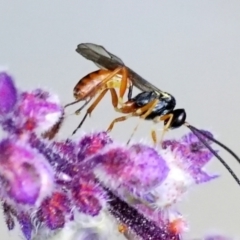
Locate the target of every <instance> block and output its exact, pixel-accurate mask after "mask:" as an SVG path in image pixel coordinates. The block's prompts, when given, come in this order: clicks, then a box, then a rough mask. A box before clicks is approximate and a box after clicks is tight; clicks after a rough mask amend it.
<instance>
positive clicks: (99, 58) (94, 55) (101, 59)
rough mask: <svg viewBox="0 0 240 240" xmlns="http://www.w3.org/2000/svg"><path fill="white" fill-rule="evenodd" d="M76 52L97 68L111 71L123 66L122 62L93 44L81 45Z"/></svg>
mask: <svg viewBox="0 0 240 240" xmlns="http://www.w3.org/2000/svg"><path fill="white" fill-rule="evenodd" d="M76 51H77V52H78V53H79V54H81V55H82V56H83V57H85V58H86V59H88V60H91V61H92V62H94V63H95V64H96V65H97V66H98V67H99V68H103V69H108V70H113V69H115V68H117V67H119V66H124V63H123V61H122V60H121V59H120V58H119V57H117V56H115V55H113V54H112V53H110V52H108V51H107V50H106V49H105V48H104V47H103V46H100V45H96V44H93V43H81V44H79V45H78V46H77V49H76Z"/></svg>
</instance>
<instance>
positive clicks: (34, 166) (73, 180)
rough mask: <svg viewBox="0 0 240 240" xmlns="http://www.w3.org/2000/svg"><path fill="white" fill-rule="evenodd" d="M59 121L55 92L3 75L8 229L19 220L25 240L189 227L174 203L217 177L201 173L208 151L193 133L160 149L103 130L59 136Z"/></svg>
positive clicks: (2, 160)
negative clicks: (20, 83) (20, 86)
mask: <svg viewBox="0 0 240 240" xmlns="http://www.w3.org/2000/svg"><path fill="white" fill-rule="evenodd" d="M63 121H64V110H63V107H62V106H61V103H60V101H59V99H58V97H57V96H56V95H54V94H51V93H49V92H47V91H44V90H42V89H37V90H34V91H32V92H24V91H21V90H20V89H18V88H16V87H15V84H14V82H13V80H12V78H11V76H9V75H8V74H7V73H1V74H0V124H1V127H2V129H3V131H4V132H5V137H4V138H3V139H2V140H1V141H0V184H1V185H0V186H1V188H0V198H1V203H2V207H3V212H4V216H5V221H6V224H7V227H8V229H9V230H13V229H14V227H15V225H16V222H18V223H19V224H20V227H21V230H22V233H23V235H24V237H25V239H26V240H32V239H46V238H49V239H50V238H52V239H69V240H105V239H143V240H147V239H153V240H155V239H156V240H158V239H163V240H179V239H181V236H182V234H183V233H184V232H185V231H186V230H187V229H188V224H187V220H186V219H185V218H184V216H183V215H182V214H181V213H180V212H179V211H178V210H177V206H176V203H177V202H179V201H181V200H182V199H183V197H184V194H185V193H186V192H188V191H189V190H190V188H191V187H193V186H196V185H197V184H201V183H204V182H208V181H210V180H212V179H214V178H216V177H217V175H213V174H210V173H208V172H205V171H204V167H205V166H206V164H208V163H209V161H211V159H212V157H213V155H212V153H210V152H209V151H208V150H207V149H206V148H205V147H204V146H203V145H202V144H201V143H200V142H199V141H198V139H197V138H196V137H195V136H194V135H193V134H187V135H185V136H183V137H182V138H181V139H180V140H166V141H165V142H164V147H165V149H157V148H153V147H152V146H150V145H146V144H139V143H138V144H132V145H129V146H126V145H123V144H120V143H117V141H115V140H113V139H111V138H110V137H109V136H108V134H107V133H106V132H93V133H90V134H85V135H82V136H79V138H76V139H75V140H73V139H63V140H57V138H56V137H55V136H56V134H57V132H58V131H59V130H60V128H61V124H62V122H63ZM208 134H211V133H208ZM209 144H211V142H209ZM206 239H208V240H210V239H221V238H220V237H217V236H216V237H213V238H211V237H208V238H206Z"/></svg>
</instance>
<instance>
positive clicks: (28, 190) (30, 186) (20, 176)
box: [0, 140, 54, 205]
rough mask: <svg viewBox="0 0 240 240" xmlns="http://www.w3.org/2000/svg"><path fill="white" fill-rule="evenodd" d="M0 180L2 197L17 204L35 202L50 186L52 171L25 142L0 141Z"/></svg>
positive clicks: (51, 187) (36, 203)
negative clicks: (3, 191)
mask: <svg viewBox="0 0 240 240" xmlns="http://www.w3.org/2000/svg"><path fill="white" fill-rule="evenodd" d="M0 179H1V184H2V185H3V186H5V187H4V190H5V193H3V195H5V196H4V197H7V196H8V197H9V198H11V199H12V200H14V201H15V202H16V203H22V204H30V205H38V204H39V203H40V202H41V200H42V198H44V197H45V196H47V195H48V194H49V193H51V190H52V189H53V186H54V182H53V172H52V169H51V167H50V165H49V164H48V162H47V161H46V160H45V159H44V158H43V157H42V156H41V155H40V154H38V153H37V152H36V151H34V150H32V149H30V148H29V147H27V145H26V144H24V145H22V143H16V142H13V141H10V140H3V141H2V142H1V143H0Z"/></svg>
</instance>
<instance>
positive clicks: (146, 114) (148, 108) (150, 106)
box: [127, 99, 159, 144]
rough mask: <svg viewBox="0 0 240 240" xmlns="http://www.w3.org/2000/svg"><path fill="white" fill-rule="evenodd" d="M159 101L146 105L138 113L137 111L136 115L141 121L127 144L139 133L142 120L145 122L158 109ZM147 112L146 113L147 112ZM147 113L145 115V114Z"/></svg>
mask: <svg viewBox="0 0 240 240" xmlns="http://www.w3.org/2000/svg"><path fill="white" fill-rule="evenodd" d="M158 102H159V100H158V99H155V100H153V101H152V102H150V103H148V104H146V105H145V106H143V107H142V108H139V109H138V110H137V111H136V114H138V115H139V116H140V121H139V122H138V124H137V125H136V127H135V128H134V129H133V132H132V134H131V136H130V138H129V139H128V141H127V144H129V143H130V141H131V139H132V137H133V136H134V134H135V132H136V131H137V129H138V127H139V125H140V124H141V122H142V121H141V120H144V119H145V118H146V117H147V116H148V115H149V114H150V113H151V112H152V111H153V109H154V108H155V107H156V105H157V104H158ZM145 111H146V112H145ZM144 112H145V113H144ZM142 113H144V114H142ZM154 144H156V142H155V141H154Z"/></svg>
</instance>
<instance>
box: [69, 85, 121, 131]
mask: <svg viewBox="0 0 240 240" xmlns="http://www.w3.org/2000/svg"><path fill="white" fill-rule="evenodd" d="M107 91H110V93H111V98H112V105H113V107H114V108H116V109H117V105H118V97H117V93H116V90H115V89H113V88H107V89H104V90H103V91H102V92H101V93H100V94H99V95H98V97H97V99H96V100H95V101H94V102H93V103H92V105H91V106H90V107H89V108H88V109H87V111H86V114H85V115H84V117H83V119H82V121H81V122H80V123H79V125H78V126H77V128H76V129H75V130H74V131H73V133H72V135H73V134H75V133H76V132H77V130H78V129H79V128H81V126H82V125H83V123H84V122H85V120H86V118H87V116H90V115H91V113H92V112H93V110H94V109H95V108H96V106H97V105H98V104H99V102H100V101H101V100H102V99H103V97H104V96H105V95H106V93H107Z"/></svg>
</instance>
